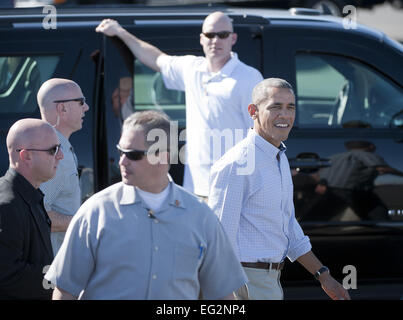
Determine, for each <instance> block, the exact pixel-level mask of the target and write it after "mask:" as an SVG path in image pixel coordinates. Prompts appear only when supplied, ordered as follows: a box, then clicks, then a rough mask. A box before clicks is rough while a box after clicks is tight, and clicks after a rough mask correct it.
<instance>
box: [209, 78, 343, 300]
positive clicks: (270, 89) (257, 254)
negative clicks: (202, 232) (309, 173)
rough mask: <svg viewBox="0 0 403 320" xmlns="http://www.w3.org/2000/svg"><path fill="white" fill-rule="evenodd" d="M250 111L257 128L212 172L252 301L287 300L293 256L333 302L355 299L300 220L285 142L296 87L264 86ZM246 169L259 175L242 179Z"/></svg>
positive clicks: (216, 204) (214, 198) (269, 82)
mask: <svg viewBox="0 0 403 320" xmlns="http://www.w3.org/2000/svg"><path fill="white" fill-rule="evenodd" d="M248 111H249V114H250V116H251V117H252V119H253V121H254V128H253V129H251V130H250V131H249V133H248V136H247V137H246V138H245V139H244V140H243V141H241V142H240V143H239V144H237V145H236V146H235V147H233V148H232V149H231V150H229V151H228V152H227V153H226V154H225V155H224V156H223V157H222V158H221V159H220V160H219V161H218V162H216V163H215V164H214V166H213V167H212V170H211V177H210V183H211V185H210V195H209V206H210V207H211V208H212V209H213V211H214V212H215V213H216V215H217V216H218V217H219V219H220V220H221V223H222V224H223V226H224V229H225V230H226V232H227V234H228V236H229V238H230V241H231V243H232V245H233V248H234V249H235V252H236V253H237V255H238V258H239V260H240V262H241V264H242V266H243V267H244V270H245V273H246V274H247V276H248V280H249V282H248V288H249V294H250V298H251V299H263V300H280V299H283V291H282V288H281V284H280V275H281V269H282V268H283V265H284V259H285V258H286V257H288V259H289V260H290V261H291V262H293V261H295V260H297V261H298V262H300V263H301V264H302V265H303V266H304V267H305V268H306V269H307V270H308V271H309V272H310V273H311V274H313V275H314V276H315V277H316V278H317V279H318V280H319V281H320V283H321V285H322V288H323V289H324V290H325V292H326V293H327V294H328V295H329V296H330V297H331V298H332V299H349V295H348V293H347V291H346V290H345V289H344V288H343V287H342V286H341V285H340V284H339V283H338V282H337V281H336V280H335V279H334V278H333V277H331V276H330V273H329V270H328V269H327V268H326V267H324V266H323V265H322V263H321V262H320V261H319V260H318V259H317V258H316V257H315V255H314V254H313V252H312V251H311V244H310V241H309V238H308V237H307V236H305V235H304V233H303V231H302V229H301V227H300V225H299V224H298V222H297V220H296V219H295V214H294V205H293V187H292V179H291V172H290V166H289V163H288V160H287V157H286V155H285V150H286V148H285V145H284V143H283V141H284V140H286V139H287V138H288V134H289V133H290V131H291V128H292V126H293V124H294V119H295V96H294V92H293V90H292V87H291V85H290V84H289V83H288V82H287V81H285V80H282V79H277V78H270V79H266V80H264V81H262V82H260V83H259V84H258V85H257V86H256V87H255V88H254V90H253V93H252V103H251V104H250V105H249V106H248ZM251 154H252V156H251ZM245 159H248V160H247V161H245ZM251 159H252V160H251ZM250 161H253V164H251V163H249V162H250ZM245 166H251V167H253V168H254V170H253V171H252V172H251V171H250V170H249V171H248V172H249V173H248V174H240V172H242V170H239V169H240V168H242V167H245Z"/></svg>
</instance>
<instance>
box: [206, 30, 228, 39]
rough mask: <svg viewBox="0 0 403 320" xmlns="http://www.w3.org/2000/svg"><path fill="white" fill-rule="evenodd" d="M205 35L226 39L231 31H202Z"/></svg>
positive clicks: (211, 37)
mask: <svg viewBox="0 0 403 320" xmlns="http://www.w3.org/2000/svg"><path fill="white" fill-rule="evenodd" d="M202 33H203V34H204V36H205V37H207V38H209V39H213V38H214V37H215V36H217V37H219V38H220V39H226V38H228V37H229V35H230V34H231V33H232V32H231V31H220V32H202Z"/></svg>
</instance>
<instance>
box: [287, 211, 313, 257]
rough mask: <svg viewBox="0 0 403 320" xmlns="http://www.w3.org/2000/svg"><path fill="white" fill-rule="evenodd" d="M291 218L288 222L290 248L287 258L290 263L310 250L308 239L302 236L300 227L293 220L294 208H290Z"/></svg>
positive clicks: (295, 220)
mask: <svg viewBox="0 0 403 320" xmlns="http://www.w3.org/2000/svg"><path fill="white" fill-rule="evenodd" d="M291 210H292V217H291V219H290V222H289V227H288V228H289V240H290V247H289V249H288V253H287V257H288V259H289V260H290V261H291V262H294V261H295V260H297V259H298V258H299V257H300V256H302V255H304V254H305V253H307V252H308V251H310V250H311V249H312V245H311V242H310V240H309V237H308V236H306V235H305V234H304V232H303V231H302V228H301V226H300V225H299V223H298V221H297V219H296V218H295V212H294V208H293V206H292V209H291Z"/></svg>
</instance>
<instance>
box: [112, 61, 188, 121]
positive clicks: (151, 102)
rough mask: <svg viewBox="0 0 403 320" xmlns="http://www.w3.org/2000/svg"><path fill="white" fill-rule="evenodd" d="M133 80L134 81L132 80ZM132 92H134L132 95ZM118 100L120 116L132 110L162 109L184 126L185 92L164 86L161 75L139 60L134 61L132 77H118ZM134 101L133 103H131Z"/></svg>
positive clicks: (126, 114) (124, 116)
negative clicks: (119, 102)
mask: <svg viewBox="0 0 403 320" xmlns="http://www.w3.org/2000/svg"><path fill="white" fill-rule="evenodd" d="M133 80H134V81H133ZM133 92H135V94H134V96H133ZM119 96H120V100H121V101H124V103H123V106H122V108H121V113H122V114H121V115H122V118H123V119H125V118H127V117H128V116H129V115H130V114H132V113H133V112H134V111H145V110H152V109H157V110H162V111H164V112H165V113H166V114H167V115H168V116H169V117H170V118H171V119H173V120H177V121H178V122H179V126H185V115H186V110H185V93H184V92H183V91H177V90H169V89H167V88H166V87H165V85H164V81H163V80H162V75H161V73H159V72H155V71H154V70H152V69H150V68H148V67H147V66H145V65H144V64H142V63H141V62H140V61H139V60H136V61H135V63H134V77H133V79H132V78H130V77H124V78H121V79H120V94H119ZM133 102H134V104H133Z"/></svg>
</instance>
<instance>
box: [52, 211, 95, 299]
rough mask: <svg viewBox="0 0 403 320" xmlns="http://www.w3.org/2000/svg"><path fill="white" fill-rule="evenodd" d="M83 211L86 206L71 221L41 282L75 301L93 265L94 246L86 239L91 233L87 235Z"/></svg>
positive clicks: (91, 240) (87, 221)
mask: <svg viewBox="0 0 403 320" xmlns="http://www.w3.org/2000/svg"><path fill="white" fill-rule="evenodd" d="M85 211H86V206H82V207H81V208H80V210H79V211H78V212H77V214H76V215H75V216H74V217H73V219H72V221H71V222H70V225H69V227H68V229H67V232H66V236H65V239H64V241H63V244H62V246H61V248H60V250H59V252H58V253H57V255H56V257H55V259H54V260H53V263H52V265H51V266H50V268H49V270H48V272H47V273H46V275H45V279H47V280H48V281H50V282H52V283H53V284H54V285H56V286H57V287H59V288H61V289H63V290H65V291H67V292H69V293H70V294H72V295H73V296H75V297H78V296H79V294H80V292H81V291H82V290H83V289H84V288H85V286H86V284H87V282H88V279H89V278H90V275H91V273H92V271H93V268H94V265H95V263H94V250H93V248H94V243H93V239H91V238H90V236H91V234H93V233H95V232H91V225H90V221H89V219H88V218H87V215H84V213H85ZM92 227H95V228H96V226H92Z"/></svg>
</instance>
